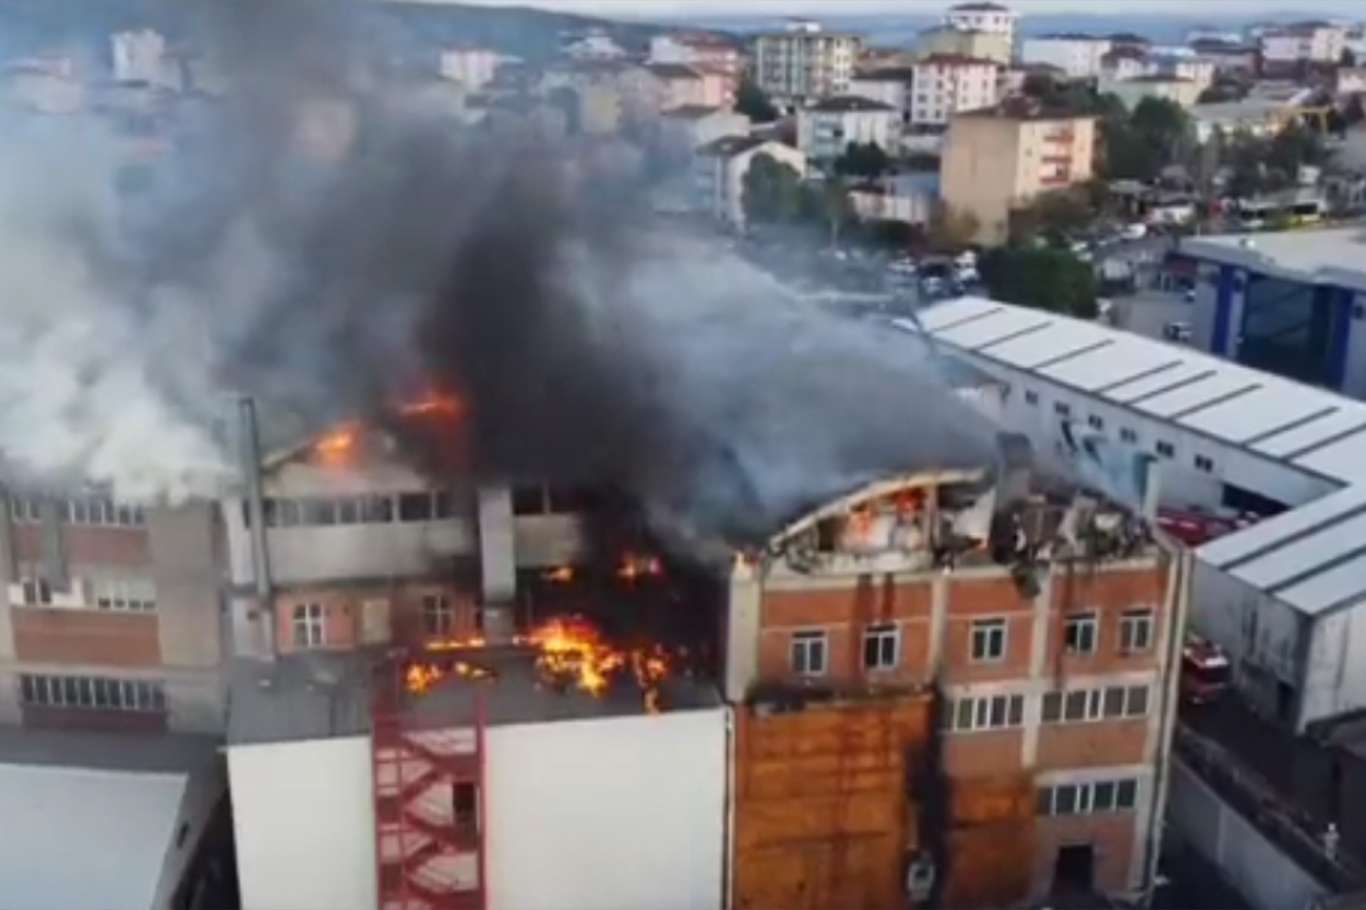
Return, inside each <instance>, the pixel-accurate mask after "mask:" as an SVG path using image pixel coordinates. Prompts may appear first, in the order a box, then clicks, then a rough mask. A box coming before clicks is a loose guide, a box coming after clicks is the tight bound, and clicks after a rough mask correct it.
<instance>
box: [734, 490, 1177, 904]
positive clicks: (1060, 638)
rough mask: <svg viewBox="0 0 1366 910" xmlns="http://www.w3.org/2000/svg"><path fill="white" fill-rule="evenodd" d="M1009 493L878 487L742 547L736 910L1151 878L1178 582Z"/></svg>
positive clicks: (1166, 564)
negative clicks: (753, 543)
mask: <svg viewBox="0 0 1366 910" xmlns="http://www.w3.org/2000/svg"><path fill="white" fill-rule="evenodd" d="M1022 481H1023V478H1022V476H1021V475H1020V474H1019V473H1018V472H1015V471H1008V472H1005V473H1003V474H1002V475H1000V476H998V477H996V478H992V477H990V476H989V475H987V474H986V473H985V472H984V471H982V470H980V469H965V470H940V471H928V472H922V473H918V474H910V475H906V476H901V477H890V478H887V479H885V480H882V481H878V482H875V483H872V484H870V485H868V486H865V487H863V488H862V489H858V490H855V491H854V492H852V493H850V494H849V495H847V496H845V497H842V498H840V499H837V500H835V501H833V502H831V503H829V504H827V505H825V506H823V507H821V508H818V509H816V510H814V511H812V512H811V513H809V514H808V515H806V516H804V517H803V518H801V519H800V520H798V521H796V522H794V523H792V524H790V525H788V526H787V527H785V528H783V529H781V530H779V531H778V532H776V533H775V534H774V535H773V536H771V537H770V538H768V539H767V540H764V541H761V542H759V543H757V544H755V545H753V546H749V547H745V548H740V549H738V550H737V552H736V554H735V558H734V562H733V566H732V568H731V571H730V589H729V605H728V609H727V620H728V626H727V640H726V648H725V652H726V672H725V692H726V696H727V699H728V701H730V702H732V703H733V704H735V705H736V707H735V711H736V715H737V721H736V728H737V744H738V745H737V747H736V751H735V754H734V758H733V760H734V766H735V771H734V773H735V776H736V779H737V785H736V788H735V791H734V793H735V797H734V807H733V812H734V818H735V841H734V844H735V850H734V862H735V870H736V873H735V887H734V890H733V892H732V900H733V906H735V907H742V908H743V907H755V908H758V907H770V906H793V907H796V906H805V907H821V906H842V907H869V908H872V907H886V906H897V905H902V904H903V903H904V902H905V901H906V900H907V899H908V898H909V899H911V900H913V901H919V902H933V903H934V904H938V905H944V906H957V907H968V906H993V907H997V906H1011V905H1017V904H1022V903H1025V902H1027V901H1031V900H1035V899H1039V898H1041V897H1043V896H1045V895H1047V894H1048V893H1050V892H1065V891H1079V892H1092V891H1097V892H1106V893H1110V894H1130V895H1134V894H1141V893H1143V892H1144V891H1145V890H1146V889H1147V888H1149V887H1150V886H1151V884H1152V876H1153V874H1154V872H1155V862H1156V851H1157V848H1158V842H1159V829H1160V819H1161V816H1162V801H1163V793H1164V791H1165V780H1164V776H1163V775H1164V768H1165V764H1166V755H1167V750H1168V747H1169V742H1170V735H1171V723H1172V718H1173V716H1174V711H1175V704H1174V689H1173V685H1174V681H1175V679H1176V669H1177V667H1178V665H1179V650H1178V648H1179V642H1180V631H1179V630H1180V628H1181V623H1182V615H1183V610H1184V599H1185V591H1186V586H1187V581H1186V569H1185V567H1184V563H1183V562H1182V560H1181V559H1178V558H1177V557H1175V556H1173V555H1172V554H1170V553H1168V552H1166V551H1164V550H1163V549H1161V548H1160V547H1159V546H1158V545H1157V544H1156V543H1155V542H1154V541H1153V540H1152V539H1151V537H1149V536H1148V534H1147V532H1146V530H1145V528H1144V525H1143V523H1142V522H1140V521H1137V520H1135V519H1134V518H1132V517H1131V516H1129V515H1128V514H1127V513H1125V512H1123V511H1121V510H1120V509H1118V508H1117V507H1115V506H1112V505H1110V504H1108V503H1106V502H1105V501H1103V500H1100V499H1096V498H1090V497H1087V496H1083V495H1077V494H1075V493H1069V494H1067V495H1059V494H1058V493H1056V492H1048V491H1046V490H1037V489H1030V487H1029V485H1028V484H1024V483H1022ZM907 890H909V891H910V892H911V893H910V894H909V895H908V894H907V893H906V892H907Z"/></svg>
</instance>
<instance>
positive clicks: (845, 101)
mask: <svg viewBox="0 0 1366 910" xmlns="http://www.w3.org/2000/svg"><path fill="white" fill-rule="evenodd" d="M899 132H900V118H899V116H898V113H897V111H896V109H895V108H893V107H892V106H891V105H888V104H883V103H882V102H880V101H873V100H871V99H868V98H863V97H860V96H858V95H839V96H835V97H831V98H826V99H824V100H822V101H818V102H816V103H815V104H813V105H811V106H810V107H805V108H802V109H801V110H799V111H798V112H797V148H798V149H799V150H800V151H801V153H802V154H803V155H805V156H806V157H807V159H808V160H811V161H824V162H829V161H833V160H834V159H836V158H838V157H839V156H840V155H842V154H844V152H845V150H846V149H847V148H848V147H849V143H851V142H858V143H869V142H872V143H875V144H876V145H878V146H879V147H880V148H882V149H883V150H884V151H887V150H889V149H891V148H892V147H893V143H894V142H895V141H896V140H897V138H898V136H899Z"/></svg>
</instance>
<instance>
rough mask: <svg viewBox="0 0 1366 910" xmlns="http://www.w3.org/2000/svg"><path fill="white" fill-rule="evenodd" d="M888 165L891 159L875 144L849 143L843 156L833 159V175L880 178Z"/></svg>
mask: <svg viewBox="0 0 1366 910" xmlns="http://www.w3.org/2000/svg"><path fill="white" fill-rule="evenodd" d="M890 164H891V159H889V158H888V157H887V153H886V152H884V151H883V150H882V147H881V146H879V145H878V144H877V143H876V142H866V143H858V142H851V143H849V144H848V145H847V146H846V147H845V149H844V154H843V155H840V156H839V157H838V158H836V159H835V173H836V174H842V175H845V176H848V177H880V176H881V175H883V174H885V173H886V172H887V168H888V167H889V166H890Z"/></svg>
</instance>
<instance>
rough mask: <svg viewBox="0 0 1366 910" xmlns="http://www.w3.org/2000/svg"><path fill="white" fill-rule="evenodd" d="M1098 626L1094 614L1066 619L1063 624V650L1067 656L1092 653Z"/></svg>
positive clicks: (1094, 647)
mask: <svg viewBox="0 0 1366 910" xmlns="http://www.w3.org/2000/svg"><path fill="white" fill-rule="evenodd" d="M1098 626H1099V622H1098V621H1097V620H1096V614H1094V613H1082V614H1079V615H1077V616H1069V617H1067V619H1066V621H1065V622H1064V624H1063V648H1064V649H1065V650H1066V651H1067V653H1068V654H1092V653H1094V652H1095V650H1096V629H1097V628H1098Z"/></svg>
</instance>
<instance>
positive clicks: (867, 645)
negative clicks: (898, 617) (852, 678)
mask: <svg viewBox="0 0 1366 910" xmlns="http://www.w3.org/2000/svg"><path fill="white" fill-rule="evenodd" d="M899 638H900V632H899V631H898V630H897V627H896V626H895V625H884V626H869V627H868V628H867V629H866V630H864V633H863V669H865V670H890V669H892V668H894V667H895V666H896V656H897V653H896V652H897V644H898V639H899Z"/></svg>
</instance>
